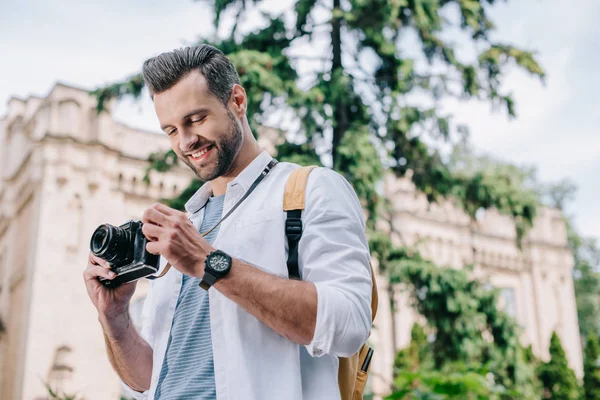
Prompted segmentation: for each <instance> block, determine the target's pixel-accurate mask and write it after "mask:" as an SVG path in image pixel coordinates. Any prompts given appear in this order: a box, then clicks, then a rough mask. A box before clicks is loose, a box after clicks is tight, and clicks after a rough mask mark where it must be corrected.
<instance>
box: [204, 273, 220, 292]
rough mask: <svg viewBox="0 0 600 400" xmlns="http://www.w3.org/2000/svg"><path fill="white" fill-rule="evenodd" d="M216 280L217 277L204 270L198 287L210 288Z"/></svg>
mask: <svg viewBox="0 0 600 400" xmlns="http://www.w3.org/2000/svg"><path fill="white" fill-rule="evenodd" d="M216 281H217V277H216V276H214V275H213V274H211V273H210V272H209V271H204V276H203V277H202V280H201V281H200V287H201V288H202V289H204V290H208V289H210V287H211V286H212V285H214V284H215V282H216Z"/></svg>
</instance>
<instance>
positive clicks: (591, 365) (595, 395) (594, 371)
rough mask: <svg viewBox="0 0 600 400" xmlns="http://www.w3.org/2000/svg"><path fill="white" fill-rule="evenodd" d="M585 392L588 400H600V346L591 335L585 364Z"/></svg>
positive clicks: (586, 350)
mask: <svg viewBox="0 0 600 400" xmlns="http://www.w3.org/2000/svg"><path fill="white" fill-rule="evenodd" d="M583 374H584V375H583V390H584V393H585V399H586V400H600V344H598V338H597V337H596V336H594V335H589V336H588V339H587V343H586V346H585V357H584V363H583Z"/></svg>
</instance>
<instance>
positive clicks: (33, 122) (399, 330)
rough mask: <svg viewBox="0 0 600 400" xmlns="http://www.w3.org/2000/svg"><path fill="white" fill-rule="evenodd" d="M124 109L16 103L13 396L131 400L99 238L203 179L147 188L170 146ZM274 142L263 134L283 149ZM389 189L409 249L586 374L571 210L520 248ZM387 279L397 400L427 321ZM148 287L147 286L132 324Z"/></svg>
mask: <svg viewBox="0 0 600 400" xmlns="http://www.w3.org/2000/svg"><path fill="white" fill-rule="evenodd" d="M110 108H111V107H110V104H109V106H108V110H107V112H103V113H101V114H99V115H98V114H97V113H96V102H95V99H94V98H93V97H92V96H90V95H89V94H88V92H86V91H84V90H81V89H77V88H73V87H70V86H67V85H63V84H57V85H55V86H54V88H53V89H52V90H51V91H50V93H49V94H48V95H47V96H46V97H44V98H37V97H29V98H27V99H18V98H12V99H10V100H9V102H8V111H7V114H6V115H5V116H4V117H3V118H2V119H0V371H1V376H0V399H7V400H8V399H11V400H12V399H27V400H30V399H43V398H46V396H47V389H46V387H45V385H46V384H48V385H49V386H50V387H52V388H53V389H58V390H60V391H62V392H64V393H69V394H75V393H77V394H79V395H80V396H81V397H82V398H86V399H89V400H106V399H118V398H119V397H120V395H121V388H120V386H119V383H118V379H117V377H116V374H115V373H114V372H113V371H112V369H111V367H110V364H109V362H108V359H107V357H106V353H105V349H104V341H103V337H102V332H101V329H100V326H99V324H98V320H97V314H96V312H95V309H94V307H93V306H92V304H91V302H90V301H89V299H88V296H87V294H86V292H85V286H84V284H83V278H82V272H83V270H84V268H85V267H86V264H87V255H88V252H89V239H90V236H91V234H92V232H93V231H94V229H95V228H96V227H97V226H98V225H100V224H102V223H111V224H114V225H119V224H121V223H123V222H125V221H126V220H128V219H140V218H141V215H142V213H143V211H144V209H145V208H147V207H148V206H149V205H151V204H152V203H154V202H156V201H158V200H159V199H161V198H169V197H174V196H175V195H177V194H178V193H179V192H180V191H181V190H182V189H184V188H185V187H186V186H187V184H188V183H189V181H190V180H191V178H192V177H193V174H192V172H191V171H189V169H187V167H177V168H175V169H173V170H172V171H171V172H169V173H166V174H161V175H156V174H151V175H150V182H149V183H146V182H144V180H143V177H144V175H145V171H146V168H147V166H148V162H147V159H148V156H149V154H151V153H152V152H156V151H164V150H167V149H169V143H168V140H167V138H166V137H165V136H164V135H159V134H155V133H152V132H145V131H141V130H137V129H132V128H130V127H128V126H126V125H124V124H121V123H118V122H116V121H114V120H113V118H112V115H111V113H110ZM274 136H276V134H274V133H273V132H271V131H265V132H264V133H262V134H261V139H260V142H261V145H262V146H263V148H265V149H267V150H268V151H270V152H273V150H274V148H273V145H272V143H273V139H274ZM384 187H385V191H386V195H387V196H390V197H391V198H393V199H394V204H395V206H396V207H395V211H394V216H393V222H394V225H395V226H396V227H397V228H398V231H399V232H400V234H401V235H402V240H404V241H405V242H407V243H415V242H416V241H422V242H423V243H424V245H423V249H422V250H423V252H424V253H425V254H426V255H428V256H429V257H430V258H432V259H433V260H434V261H436V262H438V263H440V264H444V265H448V266H451V267H456V268H459V267H461V266H462V265H465V264H469V263H472V262H474V263H475V265H476V270H475V273H476V274H477V275H478V276H480V277H484V278H487V279H489V280H490V281H491V283H492V284H493V285H494V286H497V287H499V288H502V293H503V301H504V303H505V304H504V306H505V307H506V310H507V311H508V312H509V313H511V314H512V315H513V316H514V317H515V318H516V319H517V321H519V323H520V324H521V325H522V326H523V328H524V334H523V338H522V340H523V342H524V343H527V344H529V343H530V344H532V346H533V349H534V352H535V353H536V354H538V355H539V356H541V357H547V347H548V343H549V338H550V335H551V333H552V331H553V330H556V331H557V332H558V333H559V335H560V337H561V339H562V341H563V344H564V346H565V350H566V352H567V355H568V357H569V361H570V364H571V366H572V367H573V368H574V369H575V371H576V372H577V374H578V375H579V376H581V373H582V356H581V347H580V341H579V335H578V327H577V314H576V308H575V297H574V293H573V282H572V279H571V270H572V255H571V254H570V252H569V251H568V249H567V247H566V231H565V226H564V223H563V221H562V216H561V214H560V213H559V212H558V211H556V210H550V209H543V210H542V211H541V215H540V216H539V217H538V219H537V220H536V224H535V227H534V229H533V230H532V232H530V234H529V235H528V237H527V238H526V240H525V244H524V246H523V247H524V250H523V251H522V252H520V251H519V250H518V249H517V247H516V246H515V238H514V226H513V225H512V223H511V221H510V219H508V218H505V217H502V216H499V215H497V214H496V213H494V212H493V211H488V212H487V215H485V216H484V217H482V218H481V219H480V220H478V221H476V223H475V225H473V224H471V221H470V220H469V218H468V217H466V216H465V215H464V213H462V212H460V211H459V210H457V209H456V208H454V207H453V206H452V205H451V204H450V203H444V204H441V205H435V204H432V205H429V204H427V202H426V200H425V199H424V197H423V196H422V195H420V194H419V193H418V192H417V191H416V190H415V188H414V187H413V186H412V185H411V183H410V182H409V181H407V180H398V179H395V178H392V177H388V178H387V179H386V182H385V185H384ZM282 234H283V233H282ZM397 239H398V240H399V238H397ZM378 282H379V288H380V305H379V313H378V316H377V319H376V321H375V325H376V328H375V329H374V331H373V334H372V338H371V341H372V343H373V345H374V347H376V349H377V352H376V356H375V358H374V360H373V365H372V370H373V378H372V387H373V389H374V391H375V392H376V393H380V394H384V393H385V392H386V390H387V388H388V387H389V386H388V385H389V381H390V380H391V366H392V362H393V357H394V354H395V350H394V347H395V348H396V349H398V348H402V347H404V346H405V345H406V344H408V342H409V339H410V329H411V327H412V323H413V321H414V320H415V319H416V315H415V314H414V312H413V311H412V310H411V309H410V307H408V305H407V299H406V298H405V295H404V294H403V293H402V292H401V291H400V290H394V293H396V294H395V296H396V304H398V305H399V307H398V311H397V313H396V315H395V316H392V315H391V313H390V307H389V299H388V298H387V293H388V290H387V286H386V285H387V283H386V281H385V279H384V278H383V277H381V276H378ZM147 290H148V283H147V281H145V280H141V281H140V282H139V283H138V289H137V291H136V295H135V297H134V300H133V302H132V314H134V315H135V314H136V313H137V312H139V310H140V308H141V305H142V302H143V299H144V296H145V293H146V292H147ZM392 321H394V322H395V324H394V325H395V332H396V334H395V337H393V335H392V331H393V330H394V329H392Z"/></svg>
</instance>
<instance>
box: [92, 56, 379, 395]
mask: <svg viewBox="0 0 600 400" xmlns="http://www.w3.org/2000/svg"><path fill="white" fill-rule="evenodd" d="M143 74H144V80H145V82H146V85H147V87H148V89H149V90H150V93H151V95H152V98H153V101H154V105H155V110H156V114H157V116H158V119H159V121H160V124H161V128H162V130H163V131H164V132H165V134H166V135H167V136H168V137H169V140H170V141H171V146H172V148H173V150H174V151H175V153H176V154H177V156H178V157H179V159H180V160H182V161H183V162H184V163H185V164H187V165H188V166H189V167H190V168H191V169H192V170H193V171H194V172H195V173H196V174H197V175H198V177H199V178H200V179H201V180H203V181H205V182H206V183H205V184H204V185H203V186H202V187H201V188H200V189H199V190H198V192H197V193H195V194H194V195H193V196H192V197H191V198H190V199H189V201H188V202H187V204H186V206H185V208H186V210H187V211H188V213H189V216H188V215H186V214H184V213H182V212H179V211H177V210H173V209H171V208H169V207H167V206H164V205H160V204H156V205H154V206H152V207H150V208H149V209H148V210H146V211H145V213H144V215H143V220H142V221H143V222H144V226H143V232H144V234H145V235H146V237H147V238H148V239H149V240H150V243H148V246H147V250H148V251H149V252H151V253H154V254H160V255H161V260H162V263H161V264H162V265H163V268H164V265H165V264H166V263H167V261H168V262H169V263H170V264H171V265H172V266H173V268H172V269H171V270H169V272H168V273H167V274H166V275H165V276H164V277H163V278H161V279H158V280H154V281H153V282H152V286H151V289H150V293H149V295H148V297H147V299H146V301H145V304H144V310H143V312H142V319H143V321H142V324H143V328H142V331H141V332H140V333H138V332H137V331H136V329H135V328H134V326H133V324H132V323H131V319H130V316H129V312H128V306H129V301H130V299H131V297H132V295H133V293H134V291H135V287H136V284H135V282H133V283H130V284H127V285H124V286H121V287H118V288H115V289H107V288H106V287H104V286H103V285H101V284H100V283H99V282H98V277H102V278H107V279H112V278H113V277H114V274H113V273H112V272H111V271H110V268H109V266H108V264H106V263H105V262H104V261H103V260H101V259H99V258H96V257H94V256H93V255H91V254H90V260H89V264H88V266H87V268H86V270H85V272H84V279H85V283H86V286H87V290H88V294H89V296H90V298H91V300H92V302H93V304H94V306H95V307H96V308H97V310H98V319H99V321H100V323H101V325H102V328H103V331H104V334H105V340H106V345H107V353H108V356H109V359H110V361H111V364H112V365H113V367H114V369H115V370H116V372H117V373H118V374H119V376H120V377H121V379H122V381H123V382H124V386H125V388H126V390H127V392H128V395H129V396H132V397H134V398H136V399H215V398H216V399H219V400H238V399H248V400H281V399H286V400H320V399H323V400H331V399H339V398H340V392H339V389H338V382H337V379H338V376H337V373H338V366H339V364H338V357H348V356H350V355H352V354H354V353H355V352H357V351H358V350H359V348H360V347H361V345H362V344H363V343H364V342H365V340H366V339H367V337H368V335H369V333H370V329H371V308H370V305H371V289H372V280H371V279H372V277H371V272H370V268H369V249H368V244H367V239H366V236H365V233H364V228H365V226H364V217H363V213H362V209H361V206H360V203H359V201H358V198H357V197H356V194H355V192H354V190H353V189H352V187H351V186H350V184H349V183H348V182H347V181H346V180H345V179H344V178H343V177H342V176H341V175H339V174H338V173H336V172H334V171H332V170H331V169H327V168H318V169H316V170H314V171H313V173H312V174H311V175H310V177H309V180H308V183H307V188H306V209H305V211H304V213H303V215H302V221H303V226H304V233H303V236H302V239H301V240H300V243H299V251H298V253H299V255H298V265H299V270H300V274H301V276H302V280H296V279H288V271H287V265H286V260H287V243H286V238H285V234H284V225H285V217H286V213H285V212H283V210H282V203H283V195H284V187H285V184H286V181H287V178H288V177H289V175H290V174H291V172H292V171H293V170H295V169H296V168H298V167H299V166H298V165H295V164H291V163H284V162H279V163H278V162H277V161H276V160H274V159H272V158H271V156H270V155H269V154H268V153H266V152H264V151H261V149H260V148H259V146H258V144H257V142H256V140H255V139H254V136H253V135H252V132H251V130H250V127H249V125H248V118H247V116H246V106H247V103H246V102H247V98H246V93H245V91H244V89H243V88H242V87H241V86H240V84H239V78H238V76H237V73H236V71H235V68H234V66H233V65H232V63H231V62H230V61H229V59H228V58H227V57H225V55H223V53H222V52H220V51H219V50H217V49H215V48H214V47H211V46H208V45H201V46H197V47H189V48H184V49H179V50H175V51H172V52H168V53H164V54H161V55H159V56H157V57H154V58H151V59H149V60H147V61H146V62H145V63H144V68H143Z"/></svg>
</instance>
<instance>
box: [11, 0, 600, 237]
mask: <svg viewBox="0 0 600 400" xmlns="http://www.w3.org/2000/svg"><path fill="white" fill-rule="evenodd" d="M50 3H54V5H50ZM97 3H98V4H97V5H93V4H84V3H83V2H79V1H76V0H63V1H61V2H48V1H42V0H2V1H0V50H1V54H2V57H1V61H0V74H1V75H0V76H1V78H0V115H3V114H4V113H5V111H6V101H7V100H8V99H9V98H10V97H11V96H17V97H26V96H27V95H30V94H35V95H40V96H44V95H45V94H47V92H48V91H49V90H50V89H51V87H52V86H53V84H54V83H55V82H57V81H61V82H65V83H68V84H72V85H76V86H81V87H84V88H90V89H92V88H95V87H97V86H100V85H102V84H106V83H109V82H112V81H115V80H119V79H121V78H123V77H125V76H128V75H130V74H133V73H136V72H137V71H139V69H140V67H141V64H142V62H143V60H145V59H146V58H148V57H150V56H152V55H156V54H157V53H160V52H161V51H166V50H170V49H172V48H175V47H179V46H181V45H185V44H188V43H190V42H192V41H193V40H194V39H195V38H197V37H198V35H199V34H207V33H209V32H210V29H211V28H210V26H211V21H212V13H211V10H210V8H208V7H207V4H208V3H209V2H208V1H207V0H201V1H199V2H192V1H191V0H170V1H157V0H146V1H141V0H121V1H117V0H104V1H103V2H97ZM267 3H270V4H269V5H268V8H269V9H270V10H274V9H281V8H282V7H285V5H284V4H285V3H289V0H286V1H284V2H282V1H278V0H273V1H267ZM498 3H499V4H498V5H497V6H495V7H494V9H493V11H492V14H491V16H492V19H493V20H494V21H496V23H497V25H498V28H499V29H498V32H497V34H496V38H498V39H501V40H503V41H507V42H512V43H518V44H519V45H520V46H521V47H524V48H526V49H530V50H536V51H537V52H538V57H539V60H540V62H541V64H542V66H543V67H544V68H545V70H546V72H547V80H546V83H545V85H544V84H542V83H541V82H539V80H536V79H533V78H530V77H529V76H527V75H526V74H524V73H522V72H519V71H516V70H514V71H511V73H510V74H509V78H508V80H507V81H506V88H507V89H509V90H511V91H512V92H513V93H514V97H515V98H516V101H517V113H518V118H517V119H516V120H508V119H507V118H506V117H505V115H504V114H502V113H495V112H492V110H491V109H490V106H489V105H488V104H478V103H476V102H468V103H459V102H447V103H445V105H444V107H445V108H446V110H448V111H450V112H452V113H453V114H454V115H455V121H456V122H460V123H465V124H467V125H469V126H470V128H471V134H472V140H473V142H474V145H475V147H476V149H477V150H479V151H482V152H486V153H489V154H492V155H494V156H497V157H500V158H502V159H505V160H507V161H510V162H514V163H517V164H520V165H534V166H536V167H537V170H538V176H539V178H540V179H541V180H542V181H548V182H549V181H558V180H561V179H563V178H570V179H571V180H573V181H574V182H575V183H576V184H577V186H578V188H579V190H578V193H577V198H576V201H575V202H574V203H573V204H571V205H570V207H569V209H568V212H569V213H571V214H574V215H575V216H576V225H577V228H578V229H579V230H580V231H581V232H582V233H584V234H585V235H591V236H595V237H597V238H599V239H600V212H599V211H598V208H599V205H600V97H599V94H600V76H599V74H598V71H599V70H600V68H599V66H600V24H598V21H600V2H599V1H597V0H573V1H571V2H567V1H566V0H520V1H516V0H513V1H510V2H508V3H504V2H498ZM248 23H249V24H252V21H249V22H248ZM117 118H119V119H120V120H123V121H125V122H127V123H130V124H132V125H135V126H139V127H143V128H149V129H153V130H158V122H157V120H156V117H155V116H154V114H153V112H152V107H151V104H149V101H147V100H146V101H143V102H141V103H136V104H132V103H131V102H125V103H124V104H122V105H121V106H120V107H119V110H118V113H117Z"/></svg>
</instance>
